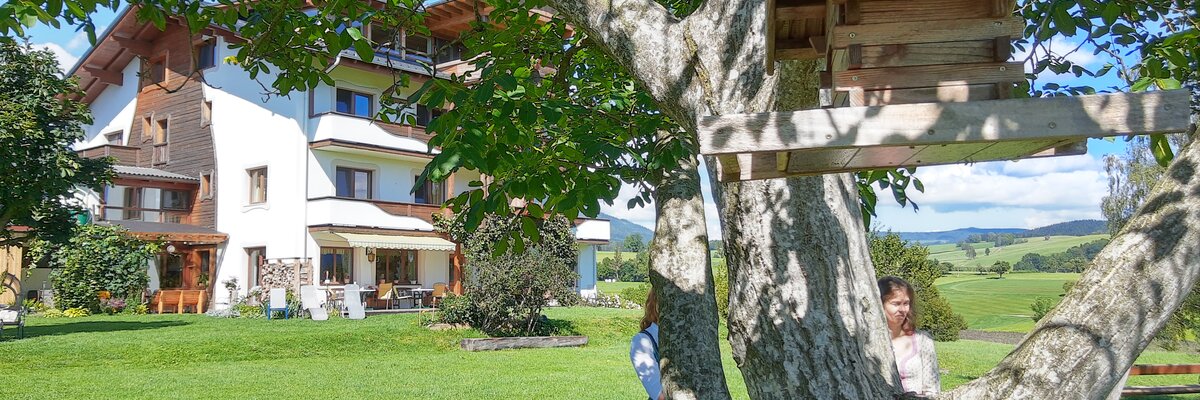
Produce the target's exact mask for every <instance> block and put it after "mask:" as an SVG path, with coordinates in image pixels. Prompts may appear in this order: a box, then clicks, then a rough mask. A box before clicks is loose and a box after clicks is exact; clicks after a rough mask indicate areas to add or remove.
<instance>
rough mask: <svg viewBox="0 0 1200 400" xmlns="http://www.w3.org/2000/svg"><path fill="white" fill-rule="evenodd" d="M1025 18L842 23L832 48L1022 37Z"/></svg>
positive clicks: (834, 33) (836, 30)
mask: <svg viewBox="0 0 1200 400" xmlns="http://www.w3.org/2000/svg"><path fill="white" fill-rule="evenodd" d="M1024 30H1025V20H1024V19H1023V18H1021V17H1017V16H1013V17H1007V18H978V19H960V20H951V21H936V22H930V21H914V22H893V23H884V24H871V25H839V26H835V27H833V33H832V38H833V43H832V45H833V47H837V48H842V47H847V46H850V45H854V44H861V45H864V46H878V45H885V44H902V43H937V42H955V41H966V40H986V39H994V38H996V37H1000V36H1010V37H1020V36H1021V33H1022V32H1023V31H1024Z"/></svg>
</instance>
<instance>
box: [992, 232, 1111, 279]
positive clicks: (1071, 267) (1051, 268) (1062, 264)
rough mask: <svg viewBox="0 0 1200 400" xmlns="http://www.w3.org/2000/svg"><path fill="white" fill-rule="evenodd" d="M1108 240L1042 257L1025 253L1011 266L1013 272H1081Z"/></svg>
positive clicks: (1073, 247)
mask: <svg viewBox="0 0 1200 400" xmlns="http://www.w3.org/2000/svg"><path fill="white" fill-rule="evenodd" d="M1108 242H1109V240H1108V239H1099V240H1095V241H1092V242H1088V243H1084V244H1081V245H1078V246H1072V247H1070V248H1068V249H1067V251H1064V252H1062V253H1054V254H1050V255H1042V254H1037V253H1026V254H1025V255H1024V256H1021V261H1018V262H1017V263H1016V264H1013V270H1014V271H1036V272H1083V270H1084V268H1086V267H1087V266H1088V264H1090V263H1091V262H1092V259H1094V258H1096V255H1097V254H1099V253H1100V250H1102V249H1104V246H1107V245H1108Z"/></svg>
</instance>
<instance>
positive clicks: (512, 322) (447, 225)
mask: <svg viewBox="0 0 1200 400" xmlns="http://www.w3.org/2000/svg"><path fill="white" fill-rule="evenodd" d="M528 218H529V217H515V216H489V217H488V218H486V219H484V221H483V222H482V223H481V224H480V226H479V228H478V229H476V230H474V231H472V232H466V231H465V230H464V229H462V228H461V225H459V224H457V223H455V222H453V221H450V220H446V219H437V220H435V222H436V224H437V226H438V229H439V230H440V231H442V232H446V233H449V234H450V236H451V237H452V238H454V239H455V240H456V241H458V242H460V243H465V248H466V251H465V253H466V256H467V266H468V271H467V276H466V278H467V279H466V281H467V283H468V285H467V290H466V292H467V293H468V296H470V304H471V309H472V310H473V312H472V321H471V322H472V326H474V327H476V328H479V329H480V330H482V331H484V332H486V333H488V334H490V335H494V336H517V335H525V334H530V333H534V332H536V330H537V329H539V322H538V321H539V317H540V316H541V313H542V308H543V307H545V306H546V305H547V304H548V303H549V301H550V299H554V300H555V301H557V302H558V304H560V305H573V304H576V303H578V302H579V295H578V294H576V293H575V291H574V290H573V289H572V287H573V286H574V284H575V280H576V279H577V278H578V275H577V274H576V273H575V258H576V252H577V250H576V249H575V237H574V235H573V234H572V233H571V227H570V223H569V222H568V221H567V219H566V218H561V217H560V218H551V219H546V220H530V219H528ZM535 221H536V222H535ZM531 222H532V223H531Z"/></svg>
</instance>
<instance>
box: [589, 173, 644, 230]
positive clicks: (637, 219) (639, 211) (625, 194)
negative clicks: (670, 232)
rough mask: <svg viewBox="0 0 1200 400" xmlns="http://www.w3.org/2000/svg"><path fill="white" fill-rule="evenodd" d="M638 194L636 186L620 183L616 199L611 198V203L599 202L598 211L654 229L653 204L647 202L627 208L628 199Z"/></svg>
mask: <svg viewBox="0 0 1200 400" xmlns="http://www.w3.org/2000/svg"><path fill="white" fill-rule="evenodd" d="M637 194H638V190H637V188H635V187H633V186H631V185H628V184H625V185H621V192H620V193H619V194H618V195H617V199H616V200H613V205H611V206H610V205H607V204H604V203H600V212H602V213H605V214H608V215H611V216H614V217H617V218H620V219H624V220H629V221H630V222H633V223H635V224H638V225H641V226H644V227H646V228H648V229H650V230H654V215H655V214H654V205H653V204H647V205H645V206H642V207H634V208H632V209H631V208H629V207H628V205H629V199H632V198H633V197H634V196H636V195H637Z"/></svg>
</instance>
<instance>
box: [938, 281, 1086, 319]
mask: <svg viewBox="0 0 1200 400" xmlns="http://www.w3.org/2000/svg"><path fill="white" fill-rule="evenodd" d="M1077 279H1079V274H1056V273H1040V272H1036V273H1009V274H1005V275H1004V279H998V278H997V277H996V275H994V274H988V275H975V274H952V275H949V276H945V277H941V278H938V280H937V281H936V282H935V283H934V284H935V285H937V288H938V291H939V292H941V294H942V296H944V297H945V298H946V301H949V302H950V307H952V308H953V309H954V312H956V313H959V314H962V316H963V318H965V319H966V320H967V326H968V327H970V329H978V330H990V331H1005V332H1028V331H1029V330H1030V329H1032V328H1033V322H1034V321H1033V319H1032V318H1031V317H1030V316H1031V315H1033V312H1032V311H1031V310H1030V309H1029V305H1030V304H1032V303H1033V301H1034V300H1035V299H1037V298H1038V297H1052V298H1058V297H1059V296H1061V295H1062V294H1063V293H1064V291H1063V283H1064V282H1067V281H1073V280H1077Z"/></svg>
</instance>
